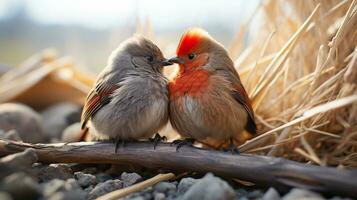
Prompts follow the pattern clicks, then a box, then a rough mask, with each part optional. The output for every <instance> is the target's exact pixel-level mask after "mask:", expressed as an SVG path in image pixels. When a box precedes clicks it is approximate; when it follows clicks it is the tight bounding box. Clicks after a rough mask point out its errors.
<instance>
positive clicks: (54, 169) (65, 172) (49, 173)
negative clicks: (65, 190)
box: [38, 164, 73, 182]
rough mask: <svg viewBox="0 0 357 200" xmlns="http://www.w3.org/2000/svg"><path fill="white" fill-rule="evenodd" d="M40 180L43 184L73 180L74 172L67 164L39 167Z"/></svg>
mask: <svg viewBox="0 0 357 200" xmlns="http://www.w3.org/2000/svg"><path fill="white" fill-rule="evenodd" d="M38 168H39V174H38V175H39V178H40V180H41V181H43V182H47V181H50V180H52V179H62V180H66V179H69V178H73V172H72V170H71V168H70V167H69V166H68V165H66V164H51V165H48V166H47V165H45V166H43V165H42V166H38Z"/></svg>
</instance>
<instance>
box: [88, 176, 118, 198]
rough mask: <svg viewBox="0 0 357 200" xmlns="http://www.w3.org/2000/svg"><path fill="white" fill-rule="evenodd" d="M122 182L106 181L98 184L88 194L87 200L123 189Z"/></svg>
mask: <svg viewBox="0 0 357 200" xmlns="http://www.w3.org/2000/svg"><path fill="white" fill-rule="evenodd" d="M123 185H124V184H123V181H121V180H118V179H116V180H108V181H105V182H104V183H99V184H98V185H97V186H95V188H94V189H93V190H92V191H91V192H90V193H89V197H88V198H89V199H95V198H97V197H99V196H102V195H104V194H106V193H109V192H112V191H114V190H117V189H121V188H123Z"/></svg>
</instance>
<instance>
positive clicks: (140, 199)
mask: <svg viewBox="0 0 357 200" xmlns="http://www.w3.org/2000/svg"><path fill="white" fill-rule="evenodd" d="M130 200H146V199H145V197H143V196H136V197H133V198H130Z"/></svg>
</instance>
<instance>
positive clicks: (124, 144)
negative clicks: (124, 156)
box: [114, 139, 136, 153]
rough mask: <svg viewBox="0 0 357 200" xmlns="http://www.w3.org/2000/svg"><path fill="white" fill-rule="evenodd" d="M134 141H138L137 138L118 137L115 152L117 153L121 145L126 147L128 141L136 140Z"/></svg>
mask: <svg viewBox="0 0 357 200" xmlns="http://www.w3.org/2000/svg"><path fill="white" fill-rule="evenodd" d="M134 141H136V140H135V139H116V141H115V150H114V152H115V153H117V152H118V149H119V147H120V146H122V147H125V146H126V143H128V142H134Z"/></svg>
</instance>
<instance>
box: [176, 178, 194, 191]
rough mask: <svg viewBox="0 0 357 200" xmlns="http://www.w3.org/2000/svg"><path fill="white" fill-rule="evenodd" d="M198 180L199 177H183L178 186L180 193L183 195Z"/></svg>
mask: <svg viewBox="0 0 357 200" xmlns="http://www.w3.org/2000/svg"><path fill="white" fill-rule="evenodd" d="M197 181H198V180H197V179H194V178H191V177H187V178H183V179H181V181H180V183H179V184H178V186H177V190H178V193H179V194H180V195H183V194H184V193H185V192H186V191H187V190H188V189H189V188H190V187H191V186H192V185H193V184H195V183H196V182H197Z"/></svg>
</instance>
